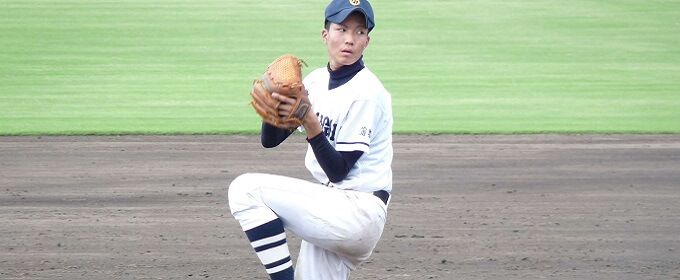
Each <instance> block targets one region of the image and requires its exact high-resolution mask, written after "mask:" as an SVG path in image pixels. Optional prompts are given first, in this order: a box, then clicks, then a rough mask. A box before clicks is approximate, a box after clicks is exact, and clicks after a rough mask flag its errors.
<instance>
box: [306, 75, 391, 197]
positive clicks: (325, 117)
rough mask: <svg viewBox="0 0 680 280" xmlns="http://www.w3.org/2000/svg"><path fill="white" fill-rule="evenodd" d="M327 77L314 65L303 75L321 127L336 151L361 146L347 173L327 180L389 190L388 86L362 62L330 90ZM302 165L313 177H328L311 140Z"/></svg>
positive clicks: (321, 179)
mask: <svg viewBox="0 0 680 280" xmlns="http://www.w3.org/2000/svg"><path fill="white" fill-rule="evenodd" d="M329 79H330V74H329V72H328V70H327V68H319V69H316V70H314V71H312V72H311V73H310V74H309V75H307V77H305V79H304V81H303V83H304V85H305V88H306V89H307V90H308V91H309V100H310V102H311V103H312V108H313V110H314V112H315V113H316V116H317V118H318V120H319V123H320V124H321V128H322V130H323V132H322V133H323V134H324V135H325V136H326V139H328V141H329V142H330V144H331V145H332V146H333V147H334V148H335V149H336V150H337V151H339V152H343V151H345V152H350V151H361V152H363V154H362V156H361V157H360V158H359V160H358V161H357V162H356V164H355V165H354V166H353V167H352V169H351V170H350V172H349V174H348V175H347V177H346V178H345V179H344V180H343V181H341V182H338V183H331V185H332V186H334V187H337V188H341V189H351V190H358V191H364V192H369V191H370V192H372V191H377V190H386V191H391V190H392V167H391V165H392V123H393V120H392V98H391V96H390V94H389V92H387V90H386V89H385V88H384V87H383V85H382V83H381V82H380V80H379V79H378V78H377V77H376V76H375V75H374V74H373V73H372V72H371V71H370V70H369V69H368V68H367V67H364V68H363V69H362V70H360V71H359V72H358V73H357V74H356V75H355V76H354V77H353V78H352V79H350V80H349V81H347V82H346V83H345V84H343V85H341V86H339V87H336V88H333V89H330V90H329V89H328V88H329ZM305 166H306V167H307V169H308V170H309V171H310V172H311V173H312V175H313V176H314V178H316V179H317V180H318V181H319V182H321V183H324V184H325V183H329V180H328V177H327V176H326V174H325V173H324V171H323V169H322V168H321V166H320V165H319V163H318V161H317V160H316V157H315V155H314V152H313V151H312V148H311V146H309V147H308V149H307V154H306V156H305Z"/></svg>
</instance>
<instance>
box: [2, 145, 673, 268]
mask: <svg viewBox="0 0 680 280" xmlns="http://www.w3.org/2000/svg"><path fill="white" fill-rule="evenodd" d="M394 147H395V159H394V164H393V170H394V192H393V200H392V203H391V205H390V208H389V214H388V222H387V226H386V229H385V232H384V234H383V238H382V239H381V241H380V243H379V244H378V247H377V248H376V250H375V252H374V254H373V256H372V257H371V259H370V260H369V261H368V262H367V263H364V264H363V265H361V266H360V267H359V268H358V269H357V270H356V271H355V272H354V273H353V275H352V276H353V277H352V279H580V280H591V279H592V280H595V279H598V280H599V279H680V203H679V202H678V201H679V200H680V135H515V136H496V135H488V136H474V135H468V136H460V135H458V136H450V135H449V136H444V135H441V136H416V135H397V136H395V138H394ZM305 149H306V144H305V141H304V139H303V138H302V137H301V136H298V135H295V136H293V139H290V140H288V141H287V142H286V143H284V144H283V146H281V147H279V148H276V149H271V150H265V149H262V148H261V147H260V146H259V144H258V136H243V135H237V136H110V137H109V136H96V137H95V136H91V137H0V186H1V188H0V191H1V195H0V221H1V223H0V279H206V278H207V279H268V277H267V276H266V275H265V273H264V271H263V268H262V265H260V264H259V262H258V261H257V259H256V257H255V254H254V253H253V252H252V248H250V245H249V244H248V242H247V241H246V239H245V236H244V234H243V232H242V231H241V230H240V229H239V227H238V224H237V223H236V221H235V220H234V219H233V217H232V216H231V214H230V213H229V209H228V206H227V204H226V197H225V196H226V188H227V186H228V185H229V183H230V181H231V180H232V179H233V178H234V177H236V176H237V175H239V174H241V173H244V172H271V173H277V174H288V175H291V176H295V177H301V178H305V179H310V180H311V176H310V175H309V174H308V173H307V171H306V170H305V168H304V165H303V158H304V151H305ZM269 157H273V158H276V160H269V161H267V160H265V158H269ZM283 161H290V162H293V163H294V165H292V166H289V167H282V166H280V164H279V163H280V162H283ZM290 243H291V247H292V249H291V250H292V251H293V254H294V255H293V257H294V258H295V256H296V253H297V252H296V251H297V246H298V245H299V240H298V239H296V238H295V237H294V236H290Z"/></svg>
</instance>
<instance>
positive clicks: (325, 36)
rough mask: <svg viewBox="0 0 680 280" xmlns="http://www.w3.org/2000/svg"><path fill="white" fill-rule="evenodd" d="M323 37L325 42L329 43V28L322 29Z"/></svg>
mask: <svg viewBox="0 0 680 280" xmlns="http://www.w3.org/2000/svg"><path fill="white" fill-rule="evenodd" d="M321 39H322V40H323V43H324V44H327V43H328V30H327V29H325V28H324V29H322V30H321Z"/></svg>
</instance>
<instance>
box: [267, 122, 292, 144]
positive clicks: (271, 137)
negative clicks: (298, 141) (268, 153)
mask: <svg viewBox="0 0 680 280" xmlns="http://www.w3.org/2000/svg"><path fill="white" fill-rule="evenodd" d="M291 134H293V131H288V130H285V129H281V128H278V127H276V126H273V125H271V124H268V123H266V122H262V134H260V142H262V146H263V147H265V148H274V147H276V146H278V145H279V144H281V143H282V142H283V141H284V140H286V138H288V136H290V135H291Z"/></svg>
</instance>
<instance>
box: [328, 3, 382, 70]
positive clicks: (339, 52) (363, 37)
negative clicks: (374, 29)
mask: <svg viewBox="0 0 680 280" xmlns="http://www.w3.org/2000/svg"><path fill="white" fill-rule="evenodd" d="M321 37H322V38H323V41H324V43H326V47H327V48H328V57H329V63H330V67H331V70H337V69H340V67H342V66H345V65H351V64H353V63H355V62H357V60H359V58H361V55H363V53H364V50H365V49H366V47H368V42H369V41H370V40H371V37H369V36H368V28H366V19H365V18H364V16H363V15H362V14H359V13H352V14H351V15H349V16H348V17H347V18H346V19H345V21H343V22H342V23H340V24H337V23H331V24H330V26H329V28H328V30H326V29H324V30H323V31H321Z"/></svg>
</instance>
